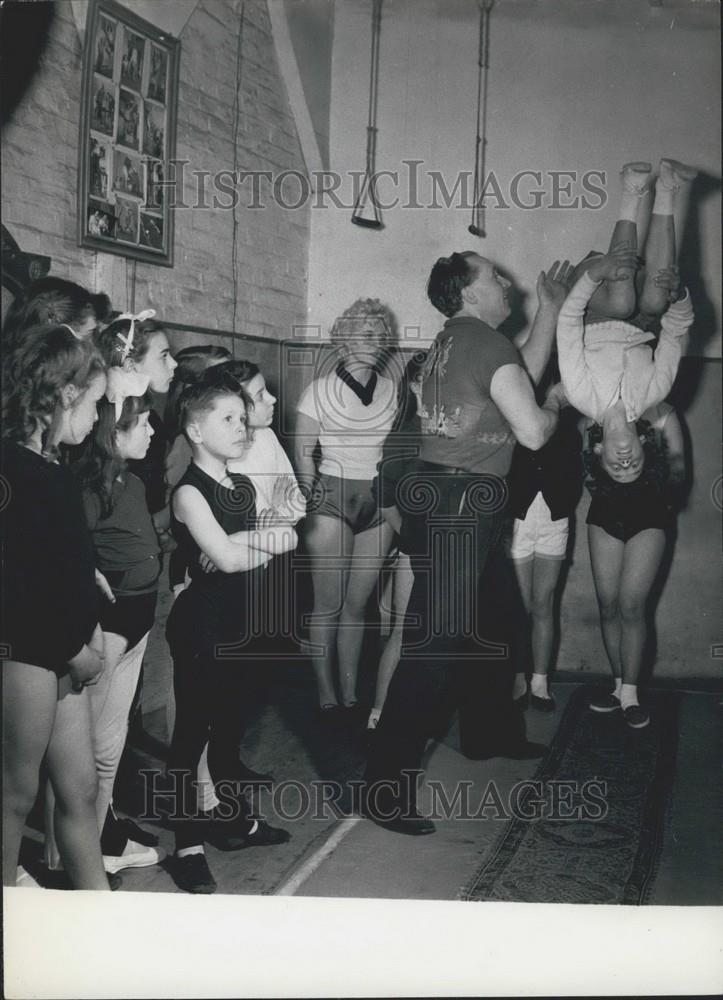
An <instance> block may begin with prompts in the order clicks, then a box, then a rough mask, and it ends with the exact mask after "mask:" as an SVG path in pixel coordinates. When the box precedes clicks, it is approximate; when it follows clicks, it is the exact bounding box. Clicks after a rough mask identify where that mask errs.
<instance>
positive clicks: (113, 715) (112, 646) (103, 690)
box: [88, 632, 148, 829]
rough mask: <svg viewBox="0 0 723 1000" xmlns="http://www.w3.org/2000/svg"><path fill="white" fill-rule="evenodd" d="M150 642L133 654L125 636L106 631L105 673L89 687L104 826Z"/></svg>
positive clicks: (100, 815)
mask: <svg viewBox="0 0 723 1000" xmlns="http://www.w3.org/2000/svg"><path fill="white" fill-rule="evenodd" d="M147 643H148V636H147V635H146V636H145V637H144V638H143V639H141V641H140V642H139V643H138V644H137V645H136V646H134V647H133V649H132V650H131V651H130V652H129V653H126V649H127V647H128V640H127V639H126V638H125V637H124V636H122V635H117V634H116V633H115V632H104V633H103V647H104V653H105V666H104V669H103V675H102V677H101V681H100V682H99V683H98V684H96V685H94V686H93V687H91V688H89V689H88V694H89V696H90V715H91V720H92V726H93V728H92V733H93V750H94V752H95V766H96V770H97V772H98V801H97V804H96V810H97V813H98V825H99V827H100V828H101V829H102V828H103V824H104V823H105V817H106V813H107V811H108V806H109V805H110V803H111V800H112V798H113V783H114V782H115V776H116V772H117V771H118V764H119V763H120V758H121V754H122V753H123V747H124V745H125V741H126V735H127V733H128V714H129V712H130V709H131V705H132V703H133V696H134V694H135V690H136V685H137V684H138V677H139V675H140V671H141V663H142V662H143V654H144V652H145V648H146V645H147ZM106 675H107V676H106Z"/></svg>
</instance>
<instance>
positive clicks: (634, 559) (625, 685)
mask: <svg viewBox="0 0 723 1000" xmlns="http://www.w3.org/2000/svg"><path fill="white" fill-rule="evenodd" d="M636 429H637V432H638V435H639V440H640V444H641V447H642V450H643V451H644V454H645V463H644V468H643V471H642V474H640V475H636V473H634V472H632V471H631V470H629V469H619V470H610V471H607V470H606V469H604V468H603V466H602V464H601V461H600V457H601V454H602V451H603V444H602V430H601V428H600V426H599V425H598V424H595V423H593V422H592V421H587V422H586V424H585V426H584V433H583V445H584V451H583V461H584V465H585V473H586V476H585V485H586V487H587V489H588V490H589V492H590V494H591V496H592V501H591V503H590V509H589V511H588V515H587V525H588V543H589V547H590V562H591V565H592V573H593V580H594V583H595V592H596V594H597V600H598V606H599V609H600V626H601V629H602V636H603V642H604V644H605V651H606V653H607V657H608V661H609V663H610V667H611V669H612V672H613V677H614V679H615V688H614V690H613V691H612V692H611V693H610V694H608V695H605V696H604V697H602V698H598V699H595V700H594V701H592V702H591V703H590V708H591V709H592V710H593V711H594V712H618V711H622V714H623V717H624V719H625V722H626V723H627V724H628V726H630V727H631V728H632V729H642V728H644V727H645V726H647V725H648V723H649V722H650V716H649V715H648V713H647V712H646V711H645V709H644V708H642V707H641V706H640V704H639V703H638V692H637V684H638V677H639V674H640V667H641V663H642V657H643V649H644V647H645V640H646V634H647V629H646V622H645V610H646V604H647V600H648V597H649V596H650V591H651V588H652V586H653V583H654V582H655V578H656V576H657V573H658V570H659V568H660V563H661V561H662V558H663V552H664V550H665V538H666V532H667V531H668V530H669V529H670V528H671V527H672V525H673V523H674V520H675V513H676V510H677V508H678V507H679V505H680V499H681V493H682V489H683V485H684V482H685V459H684V450H683V434H682V431H681V428H680V422H679V420H678V417H677V415H676V413H675V410H674V409H673V407H672V406H670V405H669V404H668V403H659V404H658V405H657V406H655V407H652V408H651V409H649V410H646V412H645V413H644V414H643V415H642V417H641V418H640V420H638V422H637V425H636Z"/></svg>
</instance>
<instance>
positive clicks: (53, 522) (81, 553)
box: [1, 441, 98, 675]
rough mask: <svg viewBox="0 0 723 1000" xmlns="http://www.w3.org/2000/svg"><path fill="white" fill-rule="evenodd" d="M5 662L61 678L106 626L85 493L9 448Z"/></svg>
mask: <svg viewBox="0 0 723 1000" xmlns="http://www.w3.org/2000/svg"><path fill="white" fill-rule="evenodd" d="M3 475H4V477H5V485H6V489H7V490H8V495H7V503H6V506H5V508H4V510H3V512H2V561H3V574H4V580H3V583H4V586H3V588H2V589H3V599H2V619H3V620H2V635H1V638H2V642H3V645H4V646H5V650H4V653H3V655H4V658H6V659H14V660H20V661H21V662H24V663H32V664H35V665H36V666H40V667H46V668H47V669H49V670H53V671H54V672H55V673H57V674H58V675H63V674H65V673H67V671H68V666H67V663H68V660H69V659H72V658H73V657H74V656H75V655H76V654H77V653H79V652H80V650H81V648H82V647H83V645H84V644H85V643H87V642H88V640H89V639H90V637H91V636H92V634H93V631H94V630H95V627H96V625H97V622H98V590H97V588H96V585H95V556H94V552H93V542H92V539H91V535H90V531H89V530H88V526H87V524H86V520H85V512H84V510H83V500H82V496H81V491H80V487H79V485H78V483H77V481H76V479H75V477H74V476H73V474H72V473H71V472H70V470H69V469H67V468H66V467H64V466H61V465H57V464H56V463H54V462H48V461H46V459H44V458H43V457H42V456H41V455H37V454H36V453H35V452H32V451H29V450H28V449H27V448H24V447H22V445H19V444H15V443H14V442H10V441H4V442H3Z"/></svg>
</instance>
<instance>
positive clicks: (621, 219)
mask: <svg viewBox="0 0 723 1000" xmlns="http://www.w3.org/2000/svg"><path fill="white" fill-rule="evenodd" d="M651 169H652V168H651V165H650V164H649V163H643V162H641V163H626V164H625V166H624V167H623V169H622V170H621V171H620V178H621V182H622V188H623V190H622V195H621V199H620V213H619V215H618V220H617V222H616V223H615V228H614V229H613V234H612V237H611V239H610V247H609V249H610V250H612V249H613V247H616V246H618V245H619V244H620V243H625V244H626V245H627V246H629V247H631V248H635V247H637V245H638V222H639V215H640V209H641V205H642V202H643V199H644V197H645V195H646V193H647V190H648V184H649V180H650V171H651ZM635 299H636V292H635V274H634V272H633V271H631V272H630V275H629V276H628V277H626V278H624V279H623V280H621V281H604V282H603V283H602V285H601V286H600V287H599V288H598V289H597V291H596V292H595V293H594V294H593V296H592V298H591V300H590V308H589V312H588V322H590V321H591V320H593V321H594V320H596V319H597V320H600V319H627V318H628V317H629V316H630V315H632V313H633V312H634V311H635Z"/></svg>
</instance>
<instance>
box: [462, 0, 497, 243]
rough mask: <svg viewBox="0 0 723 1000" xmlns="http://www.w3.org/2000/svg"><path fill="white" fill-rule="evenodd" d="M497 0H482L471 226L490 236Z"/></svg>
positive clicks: (477, 231) (476, 230)
mask: <svg viewBox="0 0 723 1000" xmlns="http://www.w3.org/2000/svg"><path fill="white" fill-rule="evenodd" d="M493 4H494V0H479V12H480V13H479V49H478V53H477V136H476V138H475V145H474V194H473V197H472V222H471V224H470V225H469V226H468V227H467V230H468V232H470V233H472V235H473V236H486V235H487V234H486V232H485V206H484V202H483V199H482V192H483V190H484V183H485V159H486V153H487V71H488V69H489V31H490V11H491V10H492V6H493Z"/></svg>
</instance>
